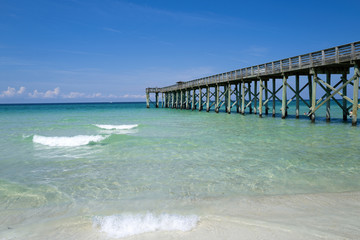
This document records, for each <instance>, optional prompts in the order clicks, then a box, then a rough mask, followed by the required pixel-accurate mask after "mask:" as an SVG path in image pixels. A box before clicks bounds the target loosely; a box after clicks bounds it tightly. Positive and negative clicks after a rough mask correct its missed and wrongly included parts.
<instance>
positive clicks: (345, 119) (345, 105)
mask: <svg viewBox="0 0 360 240" xmlns="http://www.w3.org/2000/svg"><path fill="white" fill-rule="evenodd" d="M341 79H342V83H343V84H345V83H346V81H347V80H346V73H343V74H342V77H341ZM342 93H343V95H344V96H347V86H345V87H344V88H343V89H342ZM343 109H347V101H346V99H345V98H344V97H343ZM347 115H348V112H347V111H344V110H343V120H344V121H347Z"/></svg>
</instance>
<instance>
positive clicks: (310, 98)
mask: <svg viewBox="0 0 360 240" xmlns="http://www.w3.org/2000/svg"><path fill="white" fill-rule="evenodd" d="M311 78H312V76H311V75H310V74H309V75H308V84H309V105H310V109H309V112H310V111H311V106H312V80H311ZM310 118H311V117H310Z"/></svg>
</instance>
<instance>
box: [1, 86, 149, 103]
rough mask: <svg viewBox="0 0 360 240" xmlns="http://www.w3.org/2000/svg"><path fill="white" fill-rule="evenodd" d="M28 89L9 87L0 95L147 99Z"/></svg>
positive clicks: (125, 95)
mask: <svg viewBox="0 0 360 240" xmlns="http://www.w3.org/2000/svg"><path fill="white" fill-rule="evenodd" d="M25 92H26V88H25V87H23V86H21V87H20V88H19V89H18V90H17V89H16V88H15V87H10V86H9V87H8V88H7V90H4V91H2V92H1V94H0V98H15V97H23V98H31V99H74V100H76V99H104V100H105V99H145V97H146V96H145V95H139V94H128V93H127V94H123V95H115V94H103V93H100V92H98V93H84V92H76V91H71V92H70V93H62V92H61V90H60V87H56V88H54V89H53V90H47V91H39V90H37V89H35V90H33V91H32V92H29V93H27V94H25Z"/></svg>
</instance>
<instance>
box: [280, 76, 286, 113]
mask: <svg viewBox="0 0 360 240" xmlns="http://www.w3.org/2000/svg"><path fill="white" fill-rule="evenodd" d="M286 88H287V76H285V75H284V76H283V87H282V104H281V118H283V119H284V118H285V117H286V115H287V94H286Z"/></svg>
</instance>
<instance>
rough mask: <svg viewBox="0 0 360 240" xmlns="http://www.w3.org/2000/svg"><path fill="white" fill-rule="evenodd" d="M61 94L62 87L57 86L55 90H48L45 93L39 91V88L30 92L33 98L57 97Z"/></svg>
mask: <svg viewBox="0 0 360 240" xmlns="http://www.w3.org/2000/svg"><path fill="white" fill-rule="evenodd" d="M59 94H60V88H59V87H57V88H55V89H54V90H48V91H46V92H45V93H44V92H39V91H38V90H37V89H35V90H34V92H33V93H29V97H31V98H55V97H57V96H58V95H59Z"/></svg>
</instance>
